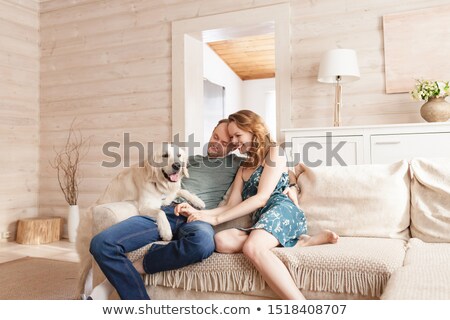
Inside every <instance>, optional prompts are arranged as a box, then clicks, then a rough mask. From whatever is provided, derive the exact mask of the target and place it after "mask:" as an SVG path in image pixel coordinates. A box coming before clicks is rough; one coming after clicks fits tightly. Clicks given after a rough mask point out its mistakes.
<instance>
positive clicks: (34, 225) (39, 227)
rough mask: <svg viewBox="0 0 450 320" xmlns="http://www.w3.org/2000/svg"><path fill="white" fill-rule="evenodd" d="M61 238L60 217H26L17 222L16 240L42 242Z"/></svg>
mask: <svg viewBox="0 0 450 320" xmlns="http://www.w3.org/2000/svg"><path fill="white" fill-rule="evenodd" d="M60 238H61V218H59V217H49V218H28V219H21V220H19V221H18V222H17V235H16V242H17V243H20V244H44V243H50V242H53V241H58V240H59V239H60Z"/></svg>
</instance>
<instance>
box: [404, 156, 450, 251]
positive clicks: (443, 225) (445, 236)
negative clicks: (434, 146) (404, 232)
mask: <svg viewBox="0 0 450 320" xmlns="http://www.w3.org/2000/svg"><path fill="white" fill-rule="evenodd" d="M411 169H412V173H413V179H412V181H411V234H412V236H413V237H416V238H419V239H421V240H423V241H426V242H450V159H413V160H412V161H411Z"/></svg>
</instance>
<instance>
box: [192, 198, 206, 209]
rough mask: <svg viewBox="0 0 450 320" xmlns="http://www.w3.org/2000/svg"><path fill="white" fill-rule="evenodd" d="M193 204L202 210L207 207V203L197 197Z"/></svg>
mask: <svg viewBox="0 0 450 320" xmlns="http://www.w3.org/2000/svg"><path fill="white" fill-rule="evenodd" d="M193 205H194V207H196V208H197V209H200V210H201V209H205V207H206V205H205V203H204V202H203V200H202V199H200V198H197V199H195V202H194V203H193Z"/></svg>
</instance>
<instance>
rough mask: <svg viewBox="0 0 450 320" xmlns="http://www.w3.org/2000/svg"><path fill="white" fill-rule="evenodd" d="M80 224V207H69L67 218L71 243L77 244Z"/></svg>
mask: <svg viewBox="0 0 450 320" xmlns="http://www.w3.org/2000/svg"><path fill="white" fill-rule="evenodd" d="M79 223H80V210H79V208H78V205H70V206H69V214H68V216H67V233H68V235H69V242H75V241H76V239H77V229H78V224H79Z"/></svg>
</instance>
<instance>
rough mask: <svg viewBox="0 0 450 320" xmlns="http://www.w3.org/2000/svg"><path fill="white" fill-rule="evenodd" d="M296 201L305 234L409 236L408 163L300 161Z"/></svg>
mask: <svg viewBox="0 0 450 320" xmlns="http://www.w3.org/2000/svg"><path fill="white" fill-rule="evenodd" d="M295 171H296V172H301V173H300V175H299V176H298V179H297V183H298V184H299V187H300V189H301V192H300V194H299V204H300V207H301V209H302V210H303V211H304V212H305V215H306V219H307V223H308V230H309V231H308V233H309V234H316V233H318V232H319V231H320V230H321V229H324V228H326V229H331V230H333V231H335V232H336V233H337V234H339V235H341V236H356V237H386V238H398V239H408V238H409V229H408V228H409V222H410V175H409V165H408V162H406V161H400V162H396V163H394V164H389V165H354V166H342V167H341V166H332V167H317V168H309V167H307V166H305V165H304V164H299V165H298V167H297V168H295Z"/></svg>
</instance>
